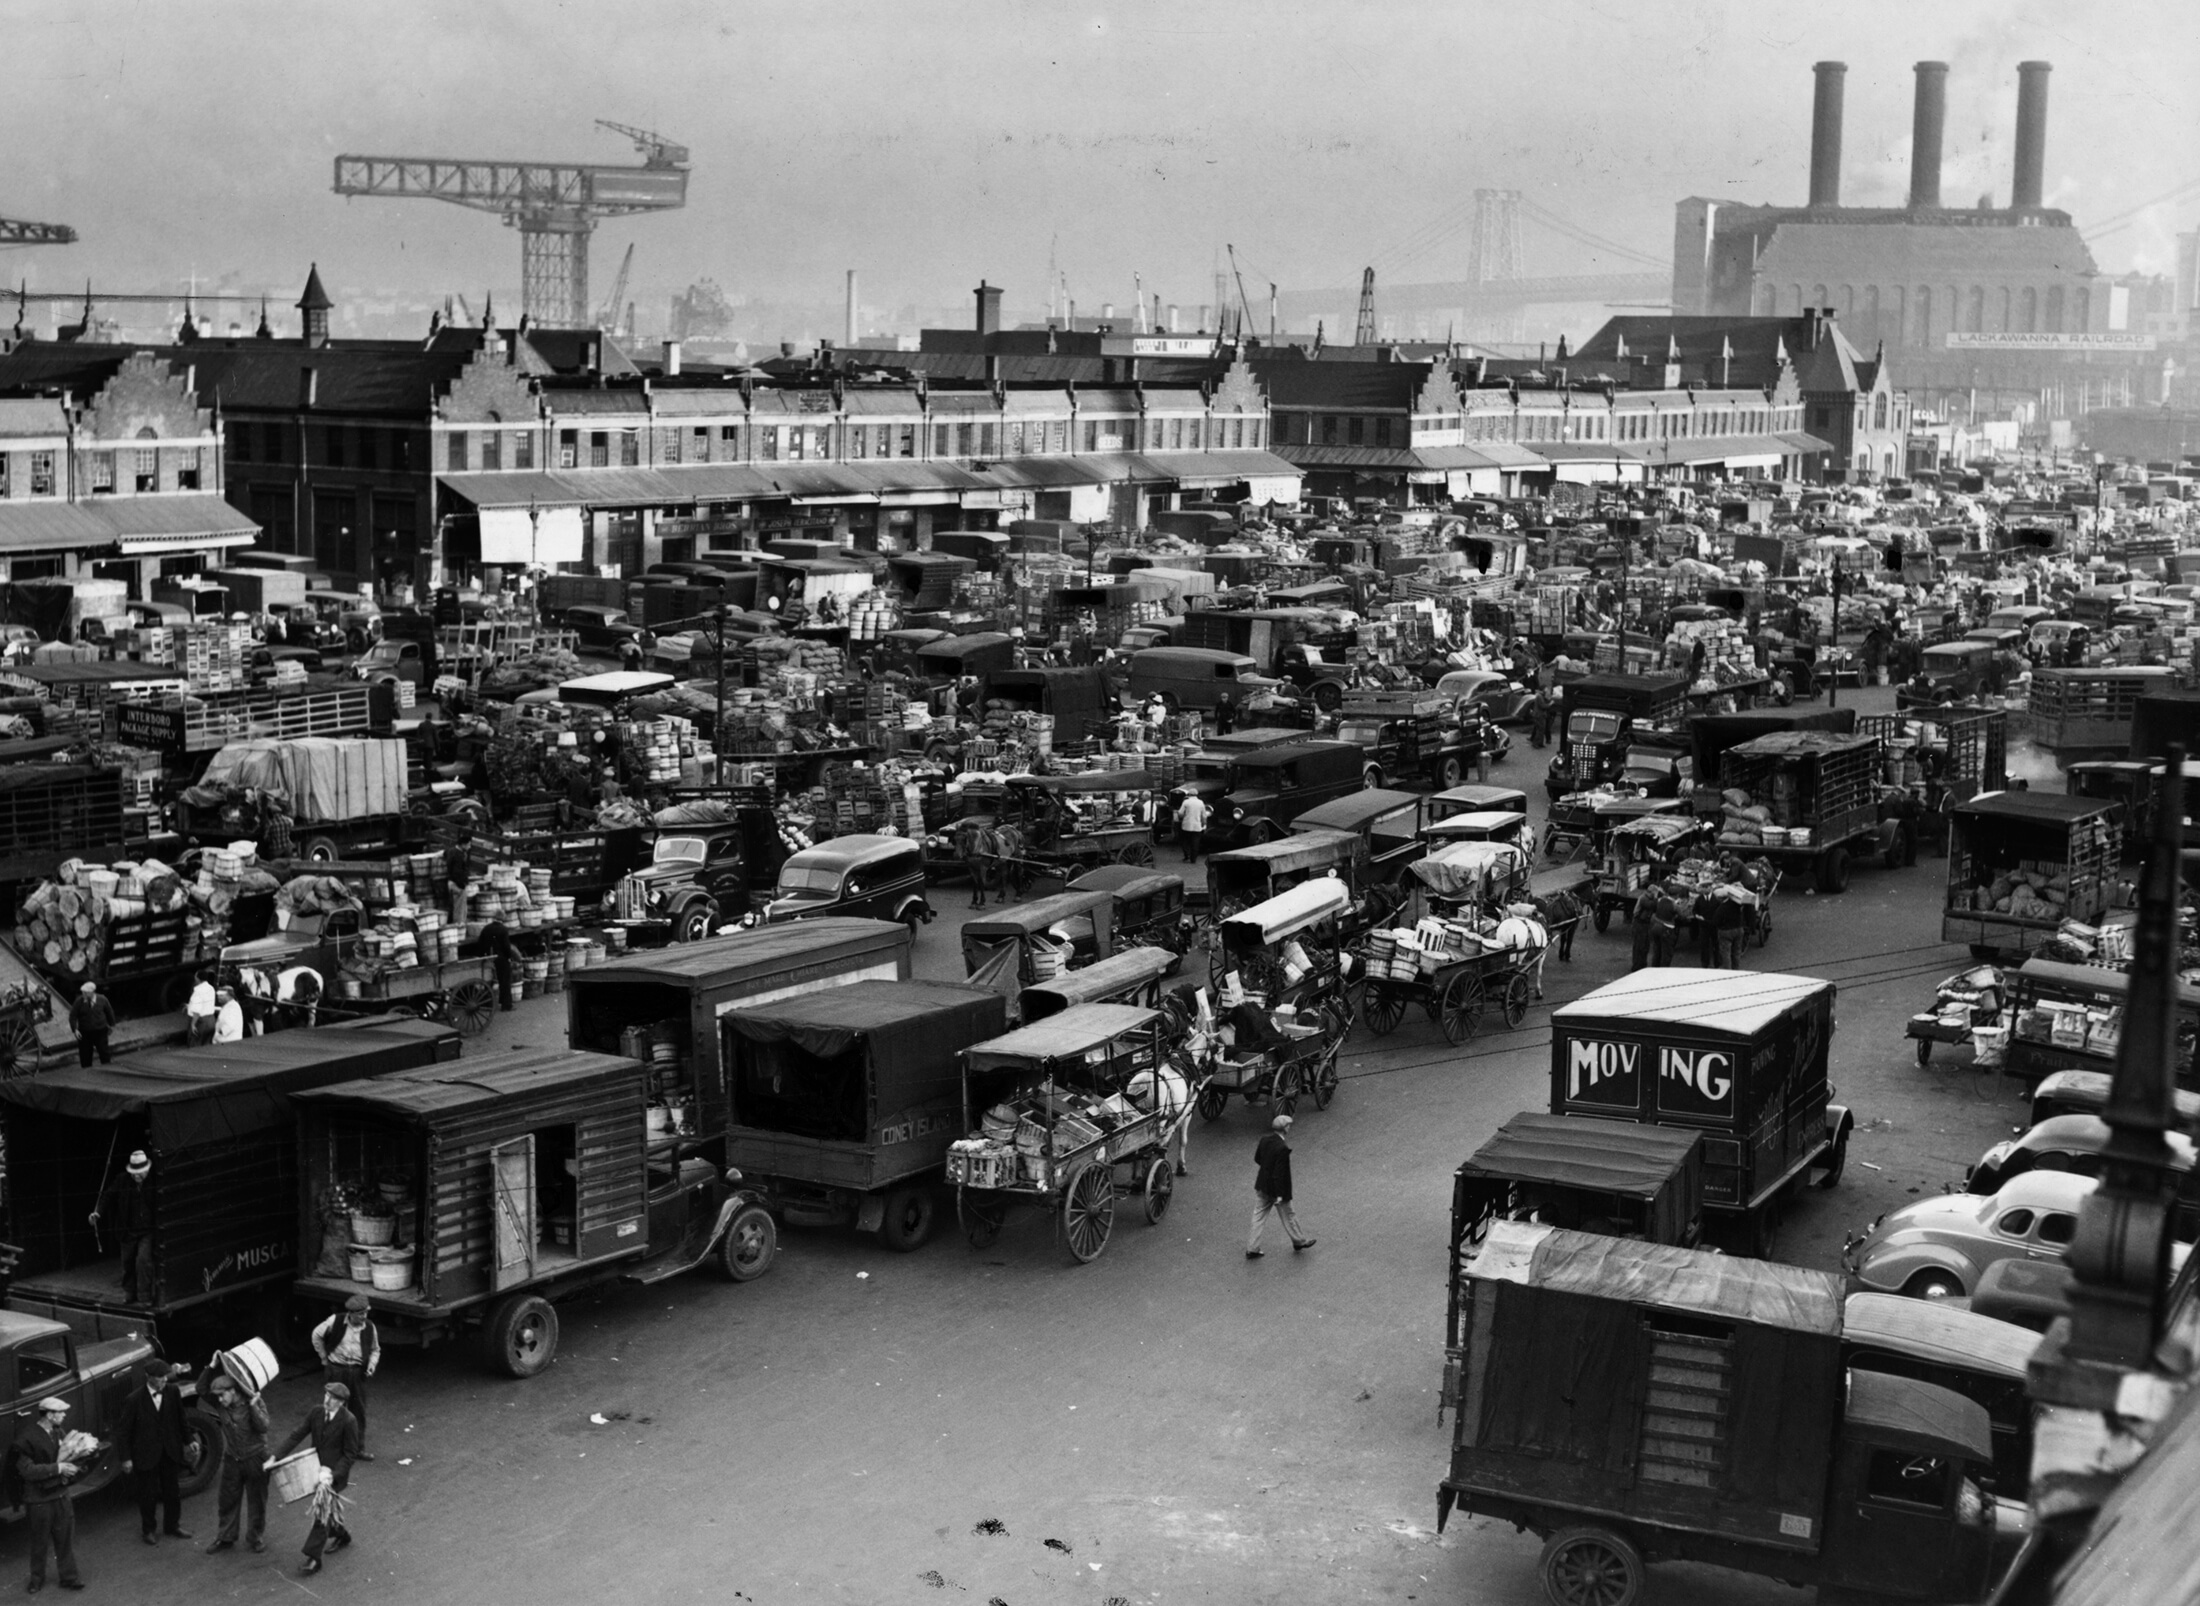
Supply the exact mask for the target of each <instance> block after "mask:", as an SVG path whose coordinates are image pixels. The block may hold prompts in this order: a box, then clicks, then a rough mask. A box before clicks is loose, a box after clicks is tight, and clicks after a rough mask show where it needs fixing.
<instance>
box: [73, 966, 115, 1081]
mask: <svg viewBox="0 0 2200 1606" xmlns="http://www.w3.org/2000/svg"><path fill="white" fill-rule="evenodd" d="M69 1029H70V1030H71V1031H73V1032H75V1033H76V1062H77V1064H79V1065H89V1064H91V1063H92V1056H93V1055H94V1054H97V1055H98V1056H99V1063H100V1064H102V1065H112V1064H114V1062H115V1053H114V1050H113V1049H112V1048H111V1047H109V1046H108V1036H109V1034H110V1033H112V1032H113V1031H114V1029H115V1006H114V1005H113V1004H111V1003H109V1002H108V1001H107V996H106V994H104V993H102V992H101V991H100V990H99V988H98V987H97V986H96V985H95V984H94V983H92V982H86V983H85V984H84V985H83V986H82V987H79V988H78V989H77V991H76V1002H75V1003H73V1004H71V1005H70V1006H69Z"/></svg>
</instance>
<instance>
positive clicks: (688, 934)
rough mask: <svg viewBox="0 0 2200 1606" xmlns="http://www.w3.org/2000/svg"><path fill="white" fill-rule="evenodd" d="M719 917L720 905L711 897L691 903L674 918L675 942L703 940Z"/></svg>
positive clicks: (673, 934) (673, 931) (673, 935)
mask: <svg viewBox="0 0 2200 1606" xmlns="http://www.w3.org/2000/svg"><path fill="white" fill-rule="evenodd" d="M717 919H718V906H717V905H716V904H714V903H712V902H711V901H710V900H709V899H707V898H706V899H704V900H703V901H702V902H700V903H691V904H689V905H688V906H687V907H686V908H685V909H682V910H681V911H680V912H679V913H678V914H677V915H675V916H673V919H672V940H673V941H674V942H701V941H702V940H703V939H704V938H705V937H707V936H709V935H710V928H711V926H712V925H713V924H715V923H716V921H717Z"/></svg>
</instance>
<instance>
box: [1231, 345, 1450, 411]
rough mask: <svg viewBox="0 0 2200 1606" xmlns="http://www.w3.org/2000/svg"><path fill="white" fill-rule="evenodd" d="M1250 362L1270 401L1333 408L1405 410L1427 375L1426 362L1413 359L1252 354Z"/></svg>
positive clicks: (1426, 380)
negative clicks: (1313, 359)
mask: <svg viewBox="0 0 2200 1606" xmlns="http://www.w3.org/2000/svg"><path fill="white" fill-rule="evenodd" d="M1250 363H1251V367H1252V370H1253V372H1254V374H1255V375H1257V376H1258V377H1259V379H1260V382H1261V385H1262V386H1263V387H1264V388H1265V389H1266V390H1267V392H1268V399H1269V401H1270V403H1271V404H1273V405H1275V406H1277V407H1333V408H1335V409H1337V410H1338V411H1339V412H1346V411H1358V410H1367V409H1374V408H1381V409H1384V410H1388V411H1395V412H1410V411H1411V410H1412V407H1413V401H1414V398H1415V397H1416V396H1418V395H1419V394H1420V392H1421V387H1422V386H1424V385H1426V384H1427V383H1428V375H1429V365H1428V364H1426V363H1418V362H1305V361H1302V360H1299V359H1295V358H1288V357H1263V356H1255V357H1253V358H1252V359H1250Z"/></svg>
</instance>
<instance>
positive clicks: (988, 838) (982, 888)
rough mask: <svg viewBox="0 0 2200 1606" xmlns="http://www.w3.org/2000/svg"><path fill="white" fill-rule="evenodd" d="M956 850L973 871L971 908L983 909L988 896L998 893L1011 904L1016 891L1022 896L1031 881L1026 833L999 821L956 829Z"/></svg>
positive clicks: (975, 821)
mask: <svg viewBox="0 0 2200 1606" xmlns="http://www.w3.org/2000/svg"><path fill="white" fill-rule="evenodd" d="M955 850H956V852H957V853H958V854H959V855H960V856H961V858H962V861H963V863H964V865H965V866H967V867H968V868H969V871H970V907H971V908H973V909H983V908H984V907H985V895H986V894H987V893H988V892H998V893H1000V895H1001V901H1002V902H1003V903H1007V902H1009V901H1010V899H1009V894H1010V891H1011V889H1013V890H1014V891H1015V892H1016V893H1017V894H1018V895H1021V893H1022V891H1023V887H1024V883H1025V881H1026V879H1027V875H1026V872H1025V870H1024V865H1023V853H1024V834H1023V832H1021V831H1019V830H1017V829H1016V827H1015V826H1013V825H1003V824H1001V823H1000V822H999V821H997V820H990V819H983V818H980V819H971V820H965V821H963V822H962V824H961V825H960V826H958V827H956V831H955Z"/></svg>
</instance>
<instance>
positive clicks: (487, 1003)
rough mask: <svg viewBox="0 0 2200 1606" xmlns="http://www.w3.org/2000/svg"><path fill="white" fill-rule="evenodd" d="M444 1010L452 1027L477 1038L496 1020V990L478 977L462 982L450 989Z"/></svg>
mask: <svg viewBox="0 0 2200 1606" xmlns="http://www.w3.org/2000/svg"><path fill="white" fill-rule="evenodd" d="M445 1008H446V1010H447V1011H448V1013H449V1015H450V1018H451V1024H452V1025H453V1026H456V1027H457V1028H458V1029H459V1030H460V1031H461V1032H463V1033H465V1034H466V1035H467V1036H468V1037H474V1036H478V1035H479V1034H480V1033H482V1032H485V1031H487V1030H488V1029H489V1023H490V1022H491V1021H493V1020H495V1019H496V1014H497V990H496V988H495V987H494V986H492V985H491V984H490V983H488V982H486V981H483V980H482V979H481V978H480V977H478V976H477V977H475V978H474V979H473V980H472V981H462V982H460V983H459V984H458V985H457V986H456V987H453V988H452V989H451V993H450V998H449V1001H448V1003H447V1004H446V1005H445Z"/></svg>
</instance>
